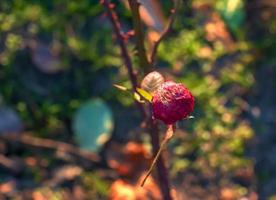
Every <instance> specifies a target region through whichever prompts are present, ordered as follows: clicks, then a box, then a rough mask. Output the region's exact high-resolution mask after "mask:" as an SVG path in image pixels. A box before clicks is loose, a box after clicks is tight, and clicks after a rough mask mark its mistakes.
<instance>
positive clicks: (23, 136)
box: [0, 133, 100, 163]
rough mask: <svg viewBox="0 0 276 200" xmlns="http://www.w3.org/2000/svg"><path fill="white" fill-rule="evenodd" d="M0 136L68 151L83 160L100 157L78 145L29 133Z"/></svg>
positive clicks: (8, 139) (26, 143)
mask: <svg viewBox="0 0 276 200" xmlns="http://www.w3.org/2000/svg"><path fill="white" fill-rule="evenodd" d="M0 138H1V139H3V140H5V141H11V142H19V143H23V144H25V145H30V146H33V147H38V148H46V149H53V150H56V151H63V152H66V153H69V154H71V155H74V156H76V157H81V158H84V159H85V160H88V161H90V162H93V163H96V162H99V161H100V158H99V157H98V156H97V154H94V153H92V152H88V151H84V150H82V149H80V148H78V147H75V146H73V145H71V144H68V143H65V142H59V141H55V140H51V139H44V138H38V137H33V136H31V135H29V134H24V133H22V134H4V135H1V137H0Z"/></svg>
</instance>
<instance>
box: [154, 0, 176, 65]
mask: <svg viewBox="0 0 276 200" xmlns="http://www.w3.org/2000/svg"><path fill="white" fill-rule="evenodd" d="M173 3H174V8H173V9H171V15H170V17H169V20H168V24H167V26H166V27H165V29H164V30H163V31H162V33H161V35H160V37H159V39H158V40H157V41H156V42H154V45H153V48H152V51H151V54H150V63H151V65H152V66H154V63H155V58H156V53H157V50H158V47H159V44H160V43H161V41H162V40H163V39H164V38H165V37H166V36H167V35H168V33H169V32H170V30H171V29H172V25H173V22H174V19H175V15H176V8H177V5H178V3H177V0H174V1H173Z"/></svg>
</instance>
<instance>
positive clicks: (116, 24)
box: [101, 0, 137, 91]
mask: <svg viewBox="0 0 276 200" xmlns="http://www.w3.org/2000/svg"><path fill="white" fill-rule="evenodd" d="M101 3H102V4H103V5H104V6H105V8H106V12H107V15H108V17H109V19H110V21H111V23H112V27H113V29H114V32H115V35H116V38H117V41H118V43H119V46H120V50H121V55H122V57H123V58H124V59H123V61H124V63H125V66H126V68H127V70H128V74H129V77H130V81H131V83H132V90H133V91H136V86H137V78H136V75H135V74H134V71H133V67H132V63H131V59H130V56H129V54H128V51H127V44H126V40H125V36H124V34H123V33H122V32H121V24H120V22H119V19H118V16H117V15H116V13H115V12H114V11H113V4H111V3H110V2H109V0H103V1H101Z"/></svg>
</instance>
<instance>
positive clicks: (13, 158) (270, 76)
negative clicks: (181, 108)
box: [0, 0, 276, 200]
mask: <svg viewBox="0 0 276 200" xmlns="http://www.w3.org/2000/svg"><path fill="white" fill-rule="evenodd" d="M112 2H113V3H114V5H115V8H114V9H115V11H116V12H117V14H118V16H119V18H120V22H121V23H122V31H124V32H129V33H131V31H132V19H131V12H130V10H129V7H128V4H127V1H123V0H122V1H118V0H117V1H115V0H114V1H112ZM140 2H141V4H142V7H141V9H140V11H141V17H142V20H143V23H144V25H145V30H144V31H145V35H146V48H147V49H148V50H149V49H151V48H152V44H153V42H154V41H156V39H158V38H159V37H160V34H161V32H162V31H163V30H164V28H165V27H166V24H167V22H168V18H169V16H170V10H171V9H172V7H173V4H172V1H155V0H148V1H147V0H141V1H140ZM180 2H181V3H180V4H179V6H178V8H177V14H176V18H175V22H174V24H173V26H172V30H171V31H170V32H169V34H168V36H167V37H166V38H165V40H164V41H163V42H162V43H161V44H160V47H159V49H158V53H157V59H156V60H157V63H156V66H157V67H156V70H157V71H159V72H160V73H162V74H163V75H164V76H165V77H166V78H167V79H174V80H175V81H177V82H182V83H184V84H185V85H186V86H187V87H188V88H189V89H190V90H191V92H192V93H193V95H194V96H195V99H196V106H195V111H194V112H193V116H194V119H191V120H185V121H181V122H179V123H178V128H177V131H176V133H175V135H174V138H173V139H172V140H171V141H170V143H169V145H168V148H167V151H166V153H165V160H166V162H167V165H168V167H169V174H170V179H171V184H172V185H173V190H172V193H173V195H174V197H175V199H178V200H185V199H189V200H191V199H195V200H197V199H210V200H212V199H222V200H236V199H240V200H247V199H248V200H257V199H261V200H262V199H269V200H275V199H276V134H275V130H276V103H275V102H276V90H275V88H276V66H275V65H276V60H275V59H276V51H275V49H276V46H275V42H276V39H275V32H276V21H275V8H276V2H275V1H269V0H186V1H180ZM115 39H116V38H115V35H114V34H113V30H112V26H111V24H110V22H109V19H108V17H107V16H106V14H105V9H104V7H103V6H102V5H101V4H100V3H99V2H98V1H93V0H71V1H66V0H40V1H37V0H29V1H25V0H1V1H0V199H34V200H44V199H45V200H46V199H47V200H49V199H50V200H54V199H55V200H56V199H61V200H63V199H76V200H82V199H92V200H95V199H113V200H116V199H122V200H124V199H130V200H131V199H137V200H138V199H161V195H160V191H159V188H158V182H157V181H156V179H155V173H153V176H152V177H150V178H149V180H148V181H147V183H146V185H145V187H144V188H143V189H142V188H140V186H139V183H140V179H141V176H142V174H143V173H144V171H145V170H146V169H147V168H148V165H149V162H150V158H151V154H150V152H151V151H150V149H151V146H150V142H149V136H148V134H147V132H146V131H145V130H144V129H143V128H141V126H140V124H141V122H142V118H141V115H140V113H139V110H138V109H137V108H136V106H135V104H134V98H133V97H132V95H129V94H128V93H124V92H122V91H119V90H117V89H116V88H114V87H113V86H112V84H114V83H116V84H120V85H123V86H125V87H130V86H131V84H130V81H129V79H128V75H127V71H126V68H125V66H124V65H123V62H122V59H121V57H120V49H119V47H118V45H117V43H116V40H115ZM128 49H129V52H130V54H131V57H132V59H133V63H134V66H135V70H136V71H137V73H138V78H139V80H141V79H142V77H143V74H142V73H141V71H142V70H141V66H139V65H138V62H137V57H136V56H135V51H134V49H135V45H134V38H132V36H131V34H129V38H128ZM161 130H163V129H162V127H161ZM161 132H162V131H161Z"/></svg>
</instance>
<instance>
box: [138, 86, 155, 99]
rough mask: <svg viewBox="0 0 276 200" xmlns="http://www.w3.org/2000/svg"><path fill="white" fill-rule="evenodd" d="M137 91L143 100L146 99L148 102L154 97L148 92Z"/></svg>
mask: <svg viewBox="0 0 276 200" xmlns="http://www.w3.org/2000/svg"><path fill="white" fill-rule="evenodd" d="M136 90H137V92H138V93H139V94H140V95H141V96H142V97H143V98H145V99H146V100H147V101H149V102H151V100H152V95H151V94H150V93H148V92H147V91H146V90H143V89H141V88H136Z"/></svg>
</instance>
